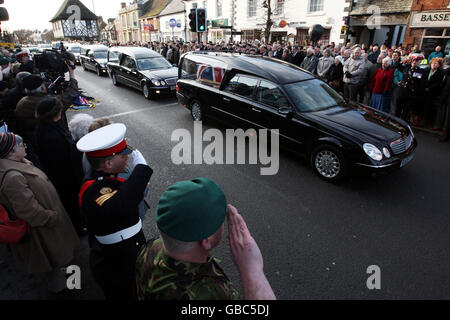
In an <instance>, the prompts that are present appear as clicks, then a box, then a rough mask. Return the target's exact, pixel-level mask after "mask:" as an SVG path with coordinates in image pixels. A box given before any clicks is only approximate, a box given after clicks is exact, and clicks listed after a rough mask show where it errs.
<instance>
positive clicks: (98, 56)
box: [80, 45, 108, 77]
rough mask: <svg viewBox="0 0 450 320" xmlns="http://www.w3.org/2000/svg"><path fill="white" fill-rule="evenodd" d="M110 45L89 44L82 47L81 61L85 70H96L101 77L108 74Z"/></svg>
mask: <svg viewBox="0 0 450 320" xmlns="http://www.w3.org/2000/svg"><path fill="white" fill-rule="evenodd" d="M107 57H108V47H107V46H104V45H87V46H81V48H80V63H81V66H82V67H83V70H84V71H87V70H91V71H95V72H96V73H97V75H98V76H99V77H101V76H103V75H106V74H107V71H108V69H107V67H106V63H107Z"/></svg>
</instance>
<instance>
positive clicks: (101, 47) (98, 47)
mask: <svg viewBox="0 0 450 320" xmlns="http://www.w3.org/2000/svg"><path fill="white" fill-rule="evenodd" d="M81 47H82V48H85V49H89V50H92V51H108V47H107V46H104V45H101V44H89V45H84V46H81Z"/></svg>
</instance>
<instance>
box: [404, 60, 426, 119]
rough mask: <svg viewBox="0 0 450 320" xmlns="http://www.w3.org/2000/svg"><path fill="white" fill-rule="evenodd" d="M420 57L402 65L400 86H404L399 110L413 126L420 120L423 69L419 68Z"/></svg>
mask: <svg viewBox="0 0 450 320" xmlns="http://www.w3.org/2000/svg"><path fill="white" fill-rule="evenodd" d="M420 61H421V59H420V58H415V59H413V60H412V61H411V63H410V64H407V65H406V66H405V67H404V72H403V81H402V84H401V85H402V86H403V87H404V88H405V94H404V95H403V98H402V100H403V101H402V102H401V106H402V110H401V112H400V117H401V118H402V119H403V120H407V121H408V122H410V123H411V124H412V125H413V126H417V125H418V124H419V122H420V117H419V116H418V115H417V114H418V113H419V109H420V104H421V99H420V97H421V96H422V79H423V70H422V69H420V68H419V63H420Z"/></svg>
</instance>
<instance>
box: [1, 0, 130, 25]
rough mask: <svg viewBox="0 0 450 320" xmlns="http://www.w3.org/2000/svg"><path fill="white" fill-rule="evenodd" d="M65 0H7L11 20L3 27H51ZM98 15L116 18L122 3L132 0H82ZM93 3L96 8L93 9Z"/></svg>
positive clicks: (6, 4)
mask: <svg viewBox="0 0 450 320" xmlns="http://www.w3.org/2000/svg"><path fill="white" fill-rule="evenodd" d="M63 2H64V1H63V0H5V4H4V6H5V7H6V9H7V10H8V13H9V21H7V22H2V29H4V30H9V31H14V30H16V29H32V30H34V29H38V30H41V31H42V30H44V29H51V24H50V23H49V22H48V21H49V20H50V19H51V18H53V16H54V15H55V14H56V12H57V11H58V10H59V8H60V7H61V5H62V3H63ZM81 2H83V4H84V5H85V6H86V7H88V8H89V9H90V10H91V11H93V12H95V14H96V15H97V16H102V17H103V19H104V20H105V21H106V20H107V19H108V18H115V17H116V15H117V14H118V13H119V10H120V3H121V2H126V3H130V2H131V1H130V0H81ZM93 4H94V8H95V10H93Z"/></svg>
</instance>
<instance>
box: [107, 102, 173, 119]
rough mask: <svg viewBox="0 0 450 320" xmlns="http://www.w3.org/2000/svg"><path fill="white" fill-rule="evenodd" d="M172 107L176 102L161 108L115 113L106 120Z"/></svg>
mask: <svg viewBox="0 0 450 320" xmlns="http://www.w3.org/2000/svg"><path fill="white" fill-rule="evenodd" d="M174 105H178V102H176V103H171V104H165V105H163V106H158V107H154V108H143V109H137V110H133V111H128V112H122V113H116V114H113V115H109V116H108V118H110V119H111V118H118V117H122V116H126V115H129V114H134V113H139V112H144V111H151V110H156V109H162V108H166V107H170V106H174Z"/></svg>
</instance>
